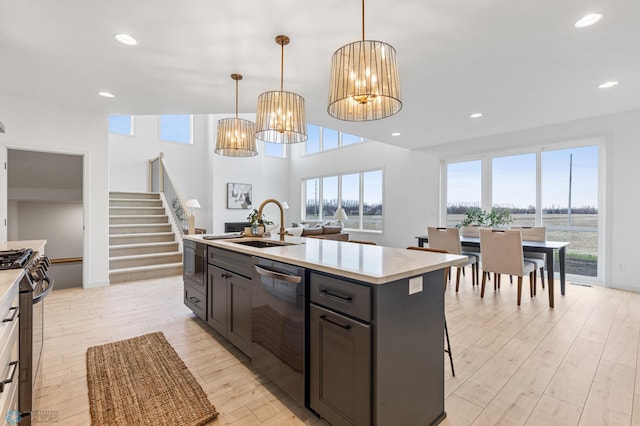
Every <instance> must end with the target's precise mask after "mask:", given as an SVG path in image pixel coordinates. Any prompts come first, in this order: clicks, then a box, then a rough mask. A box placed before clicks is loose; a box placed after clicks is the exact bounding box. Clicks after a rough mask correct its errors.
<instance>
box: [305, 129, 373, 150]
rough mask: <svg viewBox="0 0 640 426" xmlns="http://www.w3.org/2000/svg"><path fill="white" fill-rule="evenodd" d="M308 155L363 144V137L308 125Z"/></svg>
mask: <svg viewBox="0 0 640 426" xmlns="http://www.w3.org/2000/svg"><path fill="white" fill-rule="evenodd" d="M307 136H308V139H307V142H306V144H305V147H306V151H305V152H306V155H311V154H316V153H318V152H322V151H328V150H331V149H336V148H339V147H341V146H347V145H353V144H354V143H359V142H363V141H364V138H363V137H362V136H355V135H350V134H348V133H342V132H339V131H337V130H333V129H328V128H325V127H320V126H316V125H315V124H309V123H307Z"/></svg>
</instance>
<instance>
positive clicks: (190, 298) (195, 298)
mask: <svg viewBox="0 0 640 426" xmlns="http://www.w3.org/2000/svg"><path fill="white" fill-rule="evenodd" d="M189 300H191V301H192V302H194V303H200V299H198V298H197V297H195V296H191V297H189Z"/></svg>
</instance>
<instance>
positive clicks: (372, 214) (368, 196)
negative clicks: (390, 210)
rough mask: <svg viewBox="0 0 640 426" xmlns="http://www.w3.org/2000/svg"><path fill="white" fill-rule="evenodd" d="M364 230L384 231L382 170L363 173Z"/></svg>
mask: <svg viewBox="0 0 640 426" xmlns="http://www.w3.org/2000/svg"><path fill="white" fill-rule="evenodd" d="M362 179H363V185H362V187H363V191H362V194H363V196H362V229H368V230H375V231H382V170H377V171H375V172H366V173H363V176H362Z"/></svg>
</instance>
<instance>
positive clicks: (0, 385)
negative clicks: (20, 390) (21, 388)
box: [0, 361, 18, 392]
mask: <svg viewBox="0 0 640 426" xmlns="http://www.w3.org/2000/svg"><path fill="white" fill-rule="evenodd" d="M9 366H13V371H12V372H11V376H10V377H9V378H8V379H6V380H3V381H1V382H0V392H4V385H8V384H9V383H11V382H13V376H15V375H16V370H17V369H18V361H11V362H10V363H9Z"/></svg>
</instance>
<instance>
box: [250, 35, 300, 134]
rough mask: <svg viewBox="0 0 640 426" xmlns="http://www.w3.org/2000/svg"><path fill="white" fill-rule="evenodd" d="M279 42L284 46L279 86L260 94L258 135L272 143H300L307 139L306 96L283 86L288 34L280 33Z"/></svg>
mask: <svg viewBox="0 0 640 426" xmlns="http://www.w3.org/2000/svg"><path fill="white" fill-rule="evenodd" d="M276 43H278V44H279V45H280V46H281V50H282V54H281V59H280V90H279V91H274V92H264V93H262V94H261V95H260V96H258V110H257V112H256V127H257V131H256V139H260V140H262V141H265V142H272V143H282V144H290V143H299V142H306V140H307V121H306V117H305V112H304V98H303V97H302V96H300V95H298V94H296V93H293V92H285V91H284V90H283V74H284V46H285V45H287V44H289V37H287V36H284V35H279V36H277V37H276Z"/></svg>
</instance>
